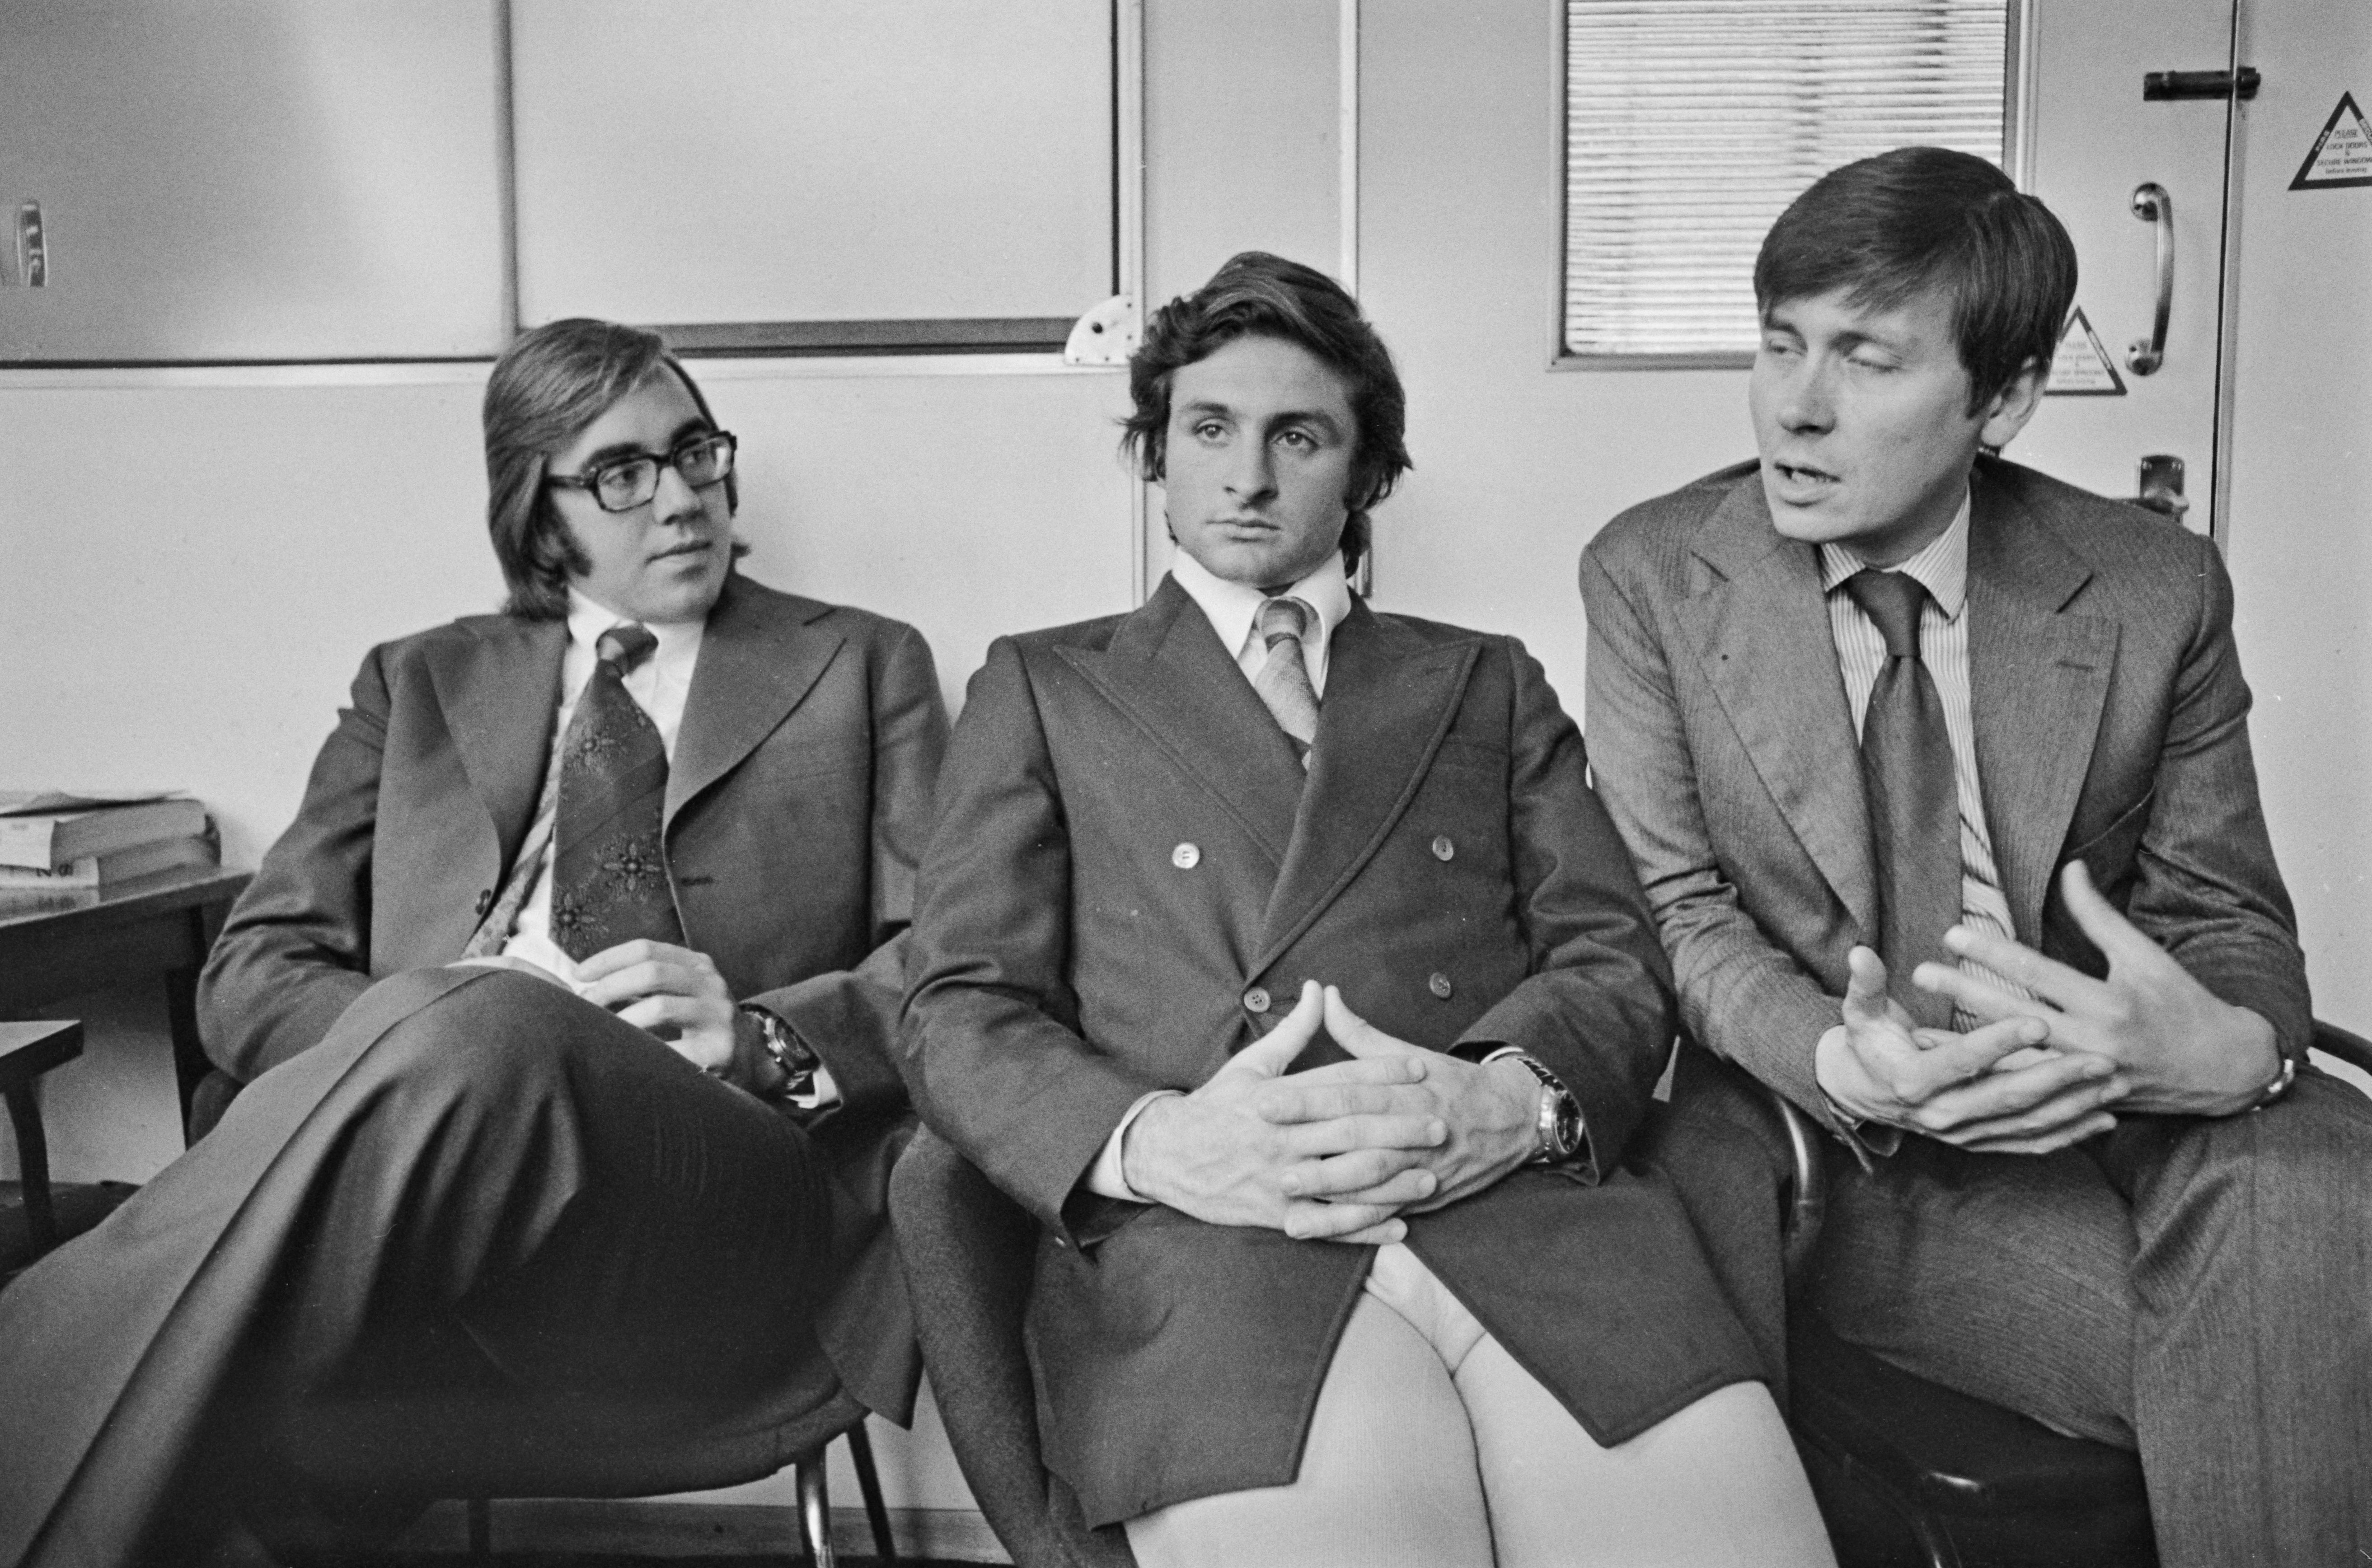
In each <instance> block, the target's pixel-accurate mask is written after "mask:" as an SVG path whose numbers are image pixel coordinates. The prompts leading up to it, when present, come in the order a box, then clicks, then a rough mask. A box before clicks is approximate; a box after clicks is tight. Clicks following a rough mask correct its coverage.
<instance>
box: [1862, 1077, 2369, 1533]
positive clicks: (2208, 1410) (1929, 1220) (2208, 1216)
mask: <svg viewBox="0 0 2372 1568" xmlns="http://www.w3.org/2000/svg"><path fill="white" fill-rule="evenodd" d="M1831 1168H1832V1169H1833V1170H1834V1171H1835V1172H1836V1173H1837V1177H1838V1180H1837V1184H1836V1186H1837V1191H1836V1193H1835V1197H1834V1199H1833V1201H1832V1204H1831V1209H1830V1214H1829V1219H1828V1224H1827V1226H1826V1228H1825V1229H1824V1230H1823V1232H1822V1237H1821V1251H1820V1260H1819V1261H1820V1277H1819V1280H1818V1283H1817V1284H1816V1286H1815V1291H1816V1297H1815V1299H1816V1300H1817V1302H1818V1304H1819V1306H1820V1310H1821V1311H1822V1312H1823V1313H1824V1314H1825V1315H1826V1316H1827V1318H1828V1320H1829V1322H1830V1324H1831V1327H1833V1328H1834V1329H1835V1330H1836V1331H1837V1332H1838V1334H1839V1335H1840V1336H1842V1337H1843V1338H1845V1339H1847V1340H1850V1341H1852V1342H1855V1343H1857V1344H1861V1345H1863V1346H1866V1348H1868V1349H1869V1350H1871V1351H1872V1352H1874V1353H1877V1354H1878V1355H1880V1356H1883V1357H1884V1358H1885V1359H1887V1360H1889V1361H1891V1362H1893V1363H1895V1364H1896V1365H1900V1366H1902V1367H1904V1368H1906V1369H1907V1370H1910V1371H1912V1372H1915V1373H1917V1374H1919V1375H1920V1376H1924V1377H1927V1378H1930V1379H1932V1380H1933V1381H1936V1382H1938V1383H1942V1384H1945V1385H1948V1387H1951V1388H1959V1389H1960V1390H1961V1391H1963V1392H1965V1393H1969V1394H1973V1395H1975V1396H1977V1397H1978V1398H1981V1399H1985V1400H1992V1401H1994V1402H1995V1403H1997V1404H2002V1405H2006V1406H2008V1407H2009V1408H2011V1409H2013V1410H2017V1411H2024V1412H2026V1413H2027V1414H2029V1415H2032V1416H2034V1417H2036V1418H2037V1419H2039V1420H2041V1421H2043V1422H2045V1423H2049V1424H2050V1425H2052V1426H2055V1427H2058V1428H2060V1429H2061V1430H2063V1431H2066V1432H2072V1433H2076V1434H2080V1435H2082V1436H2087V1437H2091V1438H2094V1439H2097V1440H2099V1441H2101V1442H2105V1443H2113V1444H2117V1445H2119V1446H2122V1447H2126V1448H2134V1449H2138V1450H2139V1452H2140V1454H2141V1458H2142V1468H2143V1471H2144V1474H2145V1477H2146V1478H2147V1481H2148V1485H2149V1491H2150V1511H2151V1516H2152V1518H2153V1520H2154V1521H2155V1523H2156V1526H2157V1540H2158V1550H2159V1552H2160V1554H2161V1557H2162V1559H2163V1561H2164V1562H2166V1563H2167V1565H2168V1568H2234V1565H2238V1564H2293V1563H2295V1564H2300V1565H2305V1564H2322V1563H2334V1562H2357V1561H2361V1560H2362V1559H2361V1558H2360V1557H2359V1556H2358V1551H2359V1549H2363V1550H2366V1551H2372V1101H2367V1100H2366V1098H2364V1097H2363V1096H2362V1095H2359V1094H2357V1093H2356V1092H2355V1090H2354V1089H2353V1088H2351V1087H2349V1086H2346V1085H2344V1084H2342V1083H2339V1082H2338V1081H2336V1080H2334V1079H2332V1078H2331V1077H2329V1076H2327V1075H2325V1074H2321V1073H2320V1072H2316V1071H2313V1070H2312V1069H2303V1070H2301V1071H2300V1073H2299V1075H2298V1080H2297V1084H2296V1087H2295V1088H2293V1089H2292V1091H2291V1093H2290V1094H2289V1096H2288V1097H2287V1098H2285V1099H2283V1100H2282V1101H2280V1102H2278V1103H2276V1104H2274V1105H2273V1106H2270V1107H2268V1108H2266V1109H2263V1110H2261V1111H2250V1112H2245V1113H2243V1114H2241V1115H2238V1116H2229V1117H2220V1118H2193V1117H2153V1116H2136V1117H2133V1118H2129V1119H2128V1120H2126V1121H2124V1122H2123V1123H2122V1124H2121V1125H2120V1126H2119V1128H2118V1129H2117V1130H2116V1131H2115V1132H2111V1133H2110V1134H2108V1135H2106V1136H2104V1137H2100V1138H2096V1139H2093V1140H2091V1141H2090V1142H2088V1143H2087V1144H2084V1145H2083V1146H2081V1147H2080V1148H2077V1149H2070V1150H2064V1151H2062V1152H2060V1153H2058V1154H2055V1155H2050V1156H2041V1157H2032V1156H2017V1155H1969V1154H1962V1153H1960V1152H1959V1151H1958V1150H1954V1149H1951V1148H1949V1147H1948V1146H1946V1145H1944V1144H1937V1143H1935V1142H1933V1141H1932V1140H1929V1139H1924V1138H1906V1139H1905V1140H1904V1141H1903V1144H1902V1149H1901V1153H1900V1154H1898V1155H1897V1156H1895V1157H1893V1158H1892V1159H1889V1160H1881V1161H1879V1162H1878V1166H1877V1168H1876V1170H1875V1171H1873V1172H1869V1173H1864V1172H1863V1171H1861V1170H1860V1169H1859V1168H1858V1167H1855V1166H1854V1165H1853V1163H1852V1162H1851V1161H1849V1160H1845V1159H1842V1158H1840V1159H1835V1160H1832V1161H1831Z"/></svg>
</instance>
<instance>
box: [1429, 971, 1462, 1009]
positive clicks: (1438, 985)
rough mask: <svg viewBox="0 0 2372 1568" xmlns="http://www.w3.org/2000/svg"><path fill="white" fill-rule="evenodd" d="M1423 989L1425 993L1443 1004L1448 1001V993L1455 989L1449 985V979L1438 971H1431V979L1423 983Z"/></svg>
mask: <svg viewBox="0 0 2372 1568" xmlns="http://www.w3.org/2000/svg"><path fill="white" fill-rule="evenodd" d="M1424 988H1425V989H1426V990H1427V991H1430V992H1432V993H1434V994H1435V995H1436V996H1438V997H1440V998H1441V999H1442V1000H1443V1001H1444V1002H1447V1001H1448V1000H1449V993H1450V992H1451V991H1452V990H1454V989H1455V987H1453V986H1452V985H1451V984H1450V983H1449V977H1448V975H1446V974H1444V973H1442V972H1441V971H1440V970H1434V971H1433V978H1432V979H1431V980H1428V981H1425V982H1424Z"/></svg>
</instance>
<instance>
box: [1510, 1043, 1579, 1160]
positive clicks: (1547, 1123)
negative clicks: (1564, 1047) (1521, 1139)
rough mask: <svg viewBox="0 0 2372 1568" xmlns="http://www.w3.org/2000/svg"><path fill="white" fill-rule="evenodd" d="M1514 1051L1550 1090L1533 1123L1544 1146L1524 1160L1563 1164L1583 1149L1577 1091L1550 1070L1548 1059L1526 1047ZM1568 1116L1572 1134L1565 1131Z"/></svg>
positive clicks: (1517, 1057) (1543, 1099) (1534, 1075)
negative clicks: (1535, 1054) (1575, 1094)
mask: <svg viewBox="0 0 2372 1568" xmlns="http://www.w3.org/2000/svg"><path fill="white" fill-rule="evenodd" d="M1513 1054H1514V1058H1515V1060H1516V1061H1517V1062H1519V1063H1523V1067H1524V1071H1525V1072H1527V1073H1529V1074H1531V1075H1532V1076H1533V1077H1535V1078H1538V1079H1539V1080H1540V1081H1541V1087H1542V1088H1545V1089H1546V1090H1548V1093H1547V1094H1544V1095H1542V1096H1541V1108H1540V1115H1539V1119H1538V1121H1536V1122H1535V1124H1534V1127H1533V1132H1534V1134H1535V1136H1536V1137H1538V1139H1539V1140H1540V1149H1539V1151H1538V1152H1537V1153H1535V1154H1534V1155H1533V1156H1531V1158H1529V1160H1527V1161H1525V1162H1524V1163H1525V1164H1527V1165H1563V1164H1564V1163H1565V1162H1566V1161H1567V1160H1570V1159H1572V1158H1573V1157H1574V1156H1576V1155H1577V1154H1579V1153H1580V1152H1581V1147H1582V1140H1581V1137H1580V1134H1579V1123H1580V1119H1581V1107H1580V1103H1579V1102H1578V1101H1576V1099H1575V1098H1573V1091H1572V1090H1571V1089H1568V1088H1566V1087H1565V1086H1564V1079H1563V1078H1560V1077H1558V1076H1557V1075H1556V1074H1554V1073H1552V1072H1550V1071H1549V1069H1548V1063H1544V1062H1542V1061H1541V1059H1540V1058H1539V1057H1537V1056H1533V1055H1530V1054H1529V1053H1528V1052H1525V1051H1516V1052H1514V1053H1513ZM1568 1120H1570V1121H1571V1123H1572V1124H1573V1126H1574V1129H1575V1132H1574V1133H1573V1135H1572V1136H1571V1137H1570V1138H1568V1137H1567V1136H1566V1133H1565V1128H1566V1126H1567V1123H1568Z"/></svg>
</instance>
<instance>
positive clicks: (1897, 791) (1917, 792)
mask: <svg viewBox="0 0 2372 1568" xmlns="http://www.w3.org/2000/svg"><path fill="white" fill-rule="evenodd" d="M1845 592H1847V593H1849V594H1851V595H1852V596H1853V600H1854V602H1855V604H1857V605H1859V606H1861V608H1862V613H1863V614H1865V615H1866V616H1868V617H1869V618H1870V620H1871V621H1874V622H1875V623H1876V624H1877V626H1878V633H1879V634H1880V635H1881V636H1883V637H1884V638H1885V639H1886V663H1885V665H1884V666H1883V667H1882V668H1880V669H1879V670H1878V681H1877V683H1876V684H1875V685H1873V686H1872V687H1871V688H1870V691H1869V712H1868V714H1867V715H1866V717H1865V718H1864V719H1863V721H1862V730H1861V774H1862V782H1863V784H1864V785H1865V787H1866V789H1867V791H1868V794H1869V824H1870V845H1871V848H1872V849H1873V850H1875V851H1876V854H1877V862H1878V900H1879V906H1880V915H1879V925H1880V928H1881V932H1880V935H1879V939H1878V957H1879V958H1883V959H1885V960H1886V978H1887V990H1888V991H1889V993H1891V994H1892V995H1893V997H1894V999H1895V1000H1896V1001H1898V1002H1900V1003H1901V1004H1902V1005H1903V1006H1904V1007H1905V1008H1906V1009H1908V1010H1909V1012H1910V1013H1911V1016H1913V1018H1915V1019H1917V1020H1918V1022H1919V1023H1921V1024H1923V1025H1924V1026H1926V1027H1928V1028H1949V1027H1950V1026H1951V1022H1952V1005H1951V1003H1950V1002H1949V1001H1948V1000H1946V999H1945V998H1943V997H1940V996H1937V995H1935V994H1934V993H1930V992H1925V991H1922V990H1920V989H1918V988H1917V987H1916V986H1914V985H1913V984H1912V983H1911V971H1912V970H1914V969H1916V968H1917V967H1918V966H1919V965H1920V964H1921V963H1922V962H1923V961H1924V960H1928V959H1933V960H1935V961H1936V962H1937V963H1941V964H1950V963H1952V962H1954V959H1953V958H1952V955H1951V954H1950V953H1949V952H1948V951H1947V950H1946V949H1945V947H1944V933H1945V931H1946V929H1947V928H1948V927H1949V926H1951V925H1953V924H1954V923H1957V922H1958V921H1959V918H1960V788H1959V771H1958V770H1957V769H1956V768H1955V767H1954V766H1953V761H1952V738H1951V735H1950V732H1949V731H1948V730H1947V729H1946V728H1945V727H1944V699H1943V696H1942V694H1941V693H1939V692H1938V691H1936V678H1935V677H1934V676H1933V675H1931V674H1929V673H1928V669H1927V666H1926V663H1925V661H1924V660H1923V659H1922V658H1921V657H1920V656H1919V613H1920V610H1921V609H1922V608H1923V607H1924V605H1925V604H1926V602H1927V589H1926V587H1924V585H1923V584H1922V583H1921V582H1920V581H1919V579H1918V578H1916V577H1913V576H1911V575H1907V574H1905V573H1901V572H1878V571H1863V572H1856V573H1855V574H1854V575H1852V576H1850V577H1848V578H1846V579H1845Z"/></svg>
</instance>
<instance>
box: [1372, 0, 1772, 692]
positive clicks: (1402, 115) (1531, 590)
mask: <svg viewBox="0 0 2372 1568" xmlns="http://www.w3.org/2000/svg"><path fill="white" fill-rule="evenodd" d="M1557 9H1558V8H1557V7H1555V6H1549V5H1544V4H1538V3H1535V0H1487V3H1481V4H1470V5H1460V6H1441V5H1435V4H1431V3H1429V0H1366V3H1365V4H1363V5H1362V6H1361V7H1360V17H1361V37H1360V59H1361V71H1360V140H1359V165H1360V167H1359V175H1360V179H1359V207H1360V235H1359V253H1360V258H1361V261H1360V276H1361V290H1360V292H1361V296H1362V303H1363V304H1364V305H1365V306H1366V309H1367V312H1368V314H1369V315H1370V316H1372V317H1373V318H1374V319H1375V321H1376V324H1377V326H1378V328H1379V329H1380V330H1381V331H1382V332H1383V334H1384V337H1385V340H1386V341H1387V342H1388V343H1389V344H1390V345H1391V348H1392V352H1393V354H1395V355H1396V356H1397V357H1398V359H1399V361H1400V366H1401V378H1402V379H1403V380H1404V381H1405V382H1406V383H1407V386H1408V391H1409V450H1410V452H1411V454H1412V456H1413V458H1414V459H1415V460H1416V468H1415V470H1414V471H1413V472H1412V473H1411V474H1410V475H1409V476H1408V478H1407V479H1406V480H1405V481H1403V482H1402V486H1401V491H1400V493H1399V494H1397V495H1395V496H1394V497H1393V498H1392V499H1391V500H1390V501H1389V502H1387V503H1386V504H1385V505H1384V506H1383V507H1382V508H1381V509H1380V510H1378V513H1377V514H1376V533H1377V540H1378V543H1377V551H1376V602H1377V604H1378V606H1379V607H1380V608H1383V609H1387V610H1401V611H1405V612H1407V613H1410V614H1416V615H1425V616H1433V617H1437V618H1439V619H1442V620H1446V621H1458V622H1462V623H1464V624H1468V625H1476V626H1487V627H1491V628H1493V629H1494V630H1501V631H1509V632H1514V633H1517V635H1519V636H1521V637H1522V638H1523V639H1524V641H1525V643H1526V644H1527V645H1529V646H1530V648H1531V649H1532V651H1533V653H1534V654H1536V655H1537V656H1539V657H1540V659H1541V663H1542V664H1543V665H1545V666H1546V667H1547V668H1548V674H1549V679H1550V680H1551V681H1552V683H1553V684H1554V685H1555V687H1556V689H1557V691H1558V693H1559V695H1560V696H1562V697H1563V698H1564V702H1565V705H1566V706H1567V707H1568V708H1570V709H1572V710H1573V711H1574V713H1575V714H1576V715H1577V714H1579V713H1580V710H1581V679H1582V658H1583V652H1584V649H1585V647H1586V645H1587V631H1586V628H1585V627H1584V625H1583V622H1582V617H1581V600H1580V596H1579V594H1578V591H1577V590H1576V586H1575V584H1576V562H1577V559H1578V557H1579V555H1580V552H1581V547H1582V546H1583V545H1584V544H1586V543H1587V542H1588V540H1589V539H1590V537H1591V536H1592V535H1594V534H1595V533H1596V532H1597V531H1598V529H1599V528H1600V527H1601V526H1603V525H1604V523H1605V522H1606V521H1607V519H1608V518H1610V517H1612V516H1613V515H1614V514H1615V513H1617V512H1619V511H1621V510H1622V508H1623V507H1625V506H1628V505H1632V504H1633V503H1634V502H1638V501H1644V500H1645V499H1647V498H1648V497H1649V496H1651V495H1656V494H1661V493H1662V492H1664V491H1666V490H1669V489H1671V488H1673V487H1674V486H1676V485H1679V484H1681V483H1684V482H1687V481H1689V480H1691V479H1693V478H1695V477H1696V476H1697V475H1699V474H1701V473H1704V472H1706V471H1708V470H1712V469H1715V468H1718V467H1720V466H1721V465H1722V464H1724V463H1728V462H1734V461H1736V460H1738V459H1740V458H1743V457H1748V456H1750V455H1751V454H1752V452H1753V450H1754V442H1753V434H1752V432H1751V430H1750V428H1749V426H1748V424H1747V419H1746V377H1745V375H1744V373H1743V372H1740V371H1720V370H1653V371H1642V370H1633V371H1603V370H1600V371H1576V370H1551V369H1549V368H1548V365H1549V359H1550V354H1551V350H1552V346H1553V328H1552V308H1553V303H1554V299H1555V294H1556V289H1557V285H1558V273H1559V267H1558V261H1557V249H1556V247H1557V206H1558V187H1557V181H1558V179H1559V170H1560V168H1561V160H1560V157H1559V153H1558V137H1559V133H1558V116H1559V114H1560V112H1561V108H1562V89H1561V87H1560V85H1559V84H1558V82H1557V80H1556V75H1555V69H1554V61H1555V53H1554V44H1555V33H1554V30H1553V29H1554V27H1555V25H1556V12H1557Z"/></svg>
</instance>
